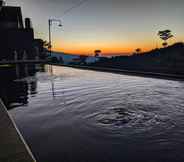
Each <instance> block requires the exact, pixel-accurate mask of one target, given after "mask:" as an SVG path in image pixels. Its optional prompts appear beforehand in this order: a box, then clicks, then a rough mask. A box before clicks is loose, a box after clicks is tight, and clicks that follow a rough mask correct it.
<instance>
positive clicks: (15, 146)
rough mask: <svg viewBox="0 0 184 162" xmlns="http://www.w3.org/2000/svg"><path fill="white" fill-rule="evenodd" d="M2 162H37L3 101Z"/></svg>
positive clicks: (0, 109)
mask: <svg viewBox="0 0 184 162" xmlns="http://www.w3.org/2000/svg"><path fill="white" fill-rule="evenodd" d="M0 162H36V160H35V159H34V157H33V155H32V153H31V151H30V149H29V148H28V146H27V145H26V143H25V141H24V139H23V137H22V136H21V134H20V132H19V131H18V129H17V127H16V125H15V123H14V121H13V119H12V118H11V116H10V115H9V113H8V111H7V110H6V107H5V106H4V104H3V102H2V101H1V99H0Z"/></svg>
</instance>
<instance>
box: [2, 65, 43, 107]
mask: <svg viewBox="0 0 184 162" xmlns="http://www.w3.org/2000/svg"><path fill="white" fill-rule="evenodd" d="M29 66H30V65H29ZM30 67H31V68H30V69H31V70H29V72H28V73H27V72H26V74H25V72H24V71H25V69H24V66H22V68H21V70H20V73H19V75H17V74H16V68H14V67H13V66H6V67H2V68H1V69H0V75H1V76H3V77H2V78H1V80H0V98H1V99H2V100H3V102H4V104H5V105H6V107H7V109H12V108H15V107H19V106H23V105H27V104H28V98H29V97H28V96H29V95H30V96H31V97H34V96H36V94H37V80H36V79H35V78H34V76H35V74H36V72H37V71H38V70H37V69H39V70H41V71H43V66H42V65H39V66H38V65H32V66H30ZM36 67H39V68H36Z"/></svg>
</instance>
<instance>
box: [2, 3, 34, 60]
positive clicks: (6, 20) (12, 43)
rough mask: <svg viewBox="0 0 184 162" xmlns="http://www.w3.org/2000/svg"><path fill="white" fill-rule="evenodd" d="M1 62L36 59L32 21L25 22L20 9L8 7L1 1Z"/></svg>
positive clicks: (27, 19)
mask: <svg viewBox="0 0 184 162" xmlns="http://www.w3.org/2000/svg"><path fill="white" fill-rule="evenodd" d="M0 5H1V6H0V35H1V37H0V47H1V51H0V60H13V59H14V58H15V53H17V55H18V56H17V57H18V59H22V58H25V53H26V59H34V58H35V57H36V52H35V48H34V32H33V28H32V25H31V20H30V19H29V18H26V19H25V21H23V18H22V12H21V8H20V7H13V6H6V5H5V4H4V2H3V1H1V0H0Z"/></svg>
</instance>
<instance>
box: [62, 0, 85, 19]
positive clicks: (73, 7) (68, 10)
mask: <svg viewBox="0 0 184 162" xmlns="http://www.w3.org/2000/svg"><path fill="white" fill-rule="evenodd" d="M87 1H88V0H82V1H79V2H78V3H77V4H75V5H74V6H72V7H70V8H68V9H67V10H65V11H64V13H63V15H62V17H63V16H65V15H66V14H68V13H70V12H71V11H72V10H73V9H75V8H78V7H80V6H81V5H82V4H84V3H85V2H87Z"/></svg>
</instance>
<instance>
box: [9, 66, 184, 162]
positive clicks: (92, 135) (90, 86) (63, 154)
mask: <svg viewBox="0 0 184 162" xmlns="http://www.w3.org/2000/svg"><path fill="white" fill-rule="evenodd" d="M53 73H54V74H55V75H54V76H49V75H48V74H46V73H38V74H37V76H36V78H35V77H29V78H27V79H25V81H27V82H31V83H32V84H33V83H34V93H33V89H30V88H29V86H28V98H27V100H28V102H27V105H22V106H20V107H18V108H15V109H12V110H10V113H11V114H12V115H13V117H14V119H15V121H16V123H17V125H18V127H19V128H20V130H21V132H22V134H23V136H24V137H25V139H26V141H27V143H28V144H29V146H30V147H31V149H32V151H33V154H34V156H35V157H36V159H37V161H38V162H61V161H64V162H67V161H70V162H78V161H79V162H183V161H184V154H183V150H184V139H183V133H184V82H183V81H171V80H162V79H153V78H144V77H138V76H128V75H119V74H112V73H106V72H95V71H90V70H85V71H84V70H78V69H73V68H68V67H54V69H53Z"/></svg>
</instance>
